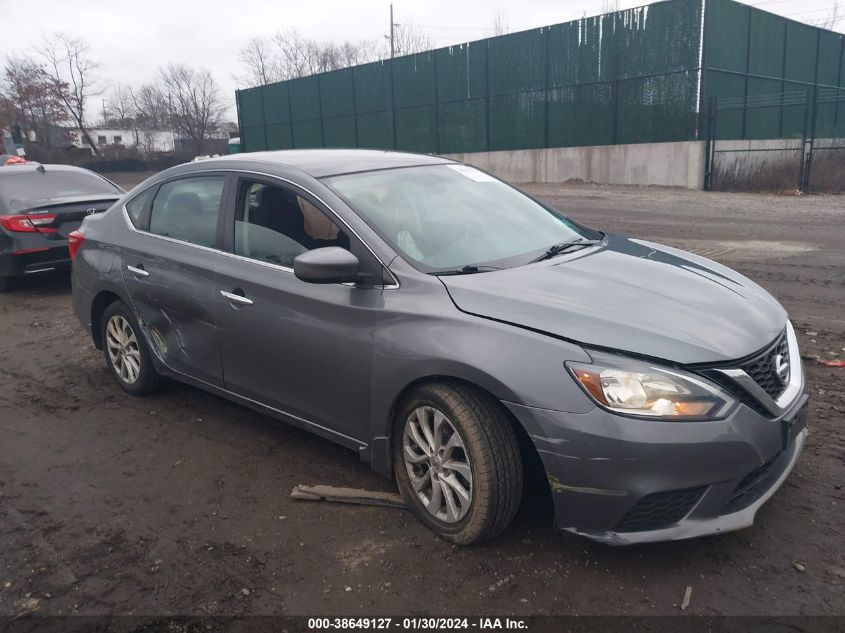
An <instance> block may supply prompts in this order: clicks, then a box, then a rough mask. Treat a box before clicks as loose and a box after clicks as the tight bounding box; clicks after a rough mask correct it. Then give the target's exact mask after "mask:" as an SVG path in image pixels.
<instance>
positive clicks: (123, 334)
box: [106, 314, 141, 385]
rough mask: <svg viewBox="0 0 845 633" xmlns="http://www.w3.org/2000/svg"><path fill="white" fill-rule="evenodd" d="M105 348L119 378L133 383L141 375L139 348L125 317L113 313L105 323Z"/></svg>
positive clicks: (129, 383) (127, 382)
mask: <svg viewBox="0 0 845 633" xmlns="http://www.w3.org/2000/svg"><path fill="white" fill-rule="evenodd" d="M106 349H107V350H108V354H109V360H110V361H111V364H112V367H114V370H115V372H116V373H117V375H118V376H119V377H120V379H121V380H122V381H123V382H125V383H126V384H128V385H131V384H134V383H135V382H136V381H137V380H138V377H139V376H140V375H141V350H140V348H139V347H138V339H137V337H136V336H135V332H134V331H133V330H132V326H131V325H130V323H129V321H128V320H127V319H126V317H123V316H121V315H120V314H115V315H114V316H112V317H111V318H110V319H109V322H108V325H106Z"/></svg>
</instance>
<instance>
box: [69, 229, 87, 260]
mask: <svg viewBox="0 0 845 633" xmlns="http://www.w3.org/2000/svg"><path fill="white" fill-rule="evenodd" d="M84 242H85V234H84V233H83V232H82V231H71V232H70V233H68V236H67V249H68V251H70V258H71V259H76V251H78V250H79V249H80V247H81V246H82V244H83V243H84Z"/></svg>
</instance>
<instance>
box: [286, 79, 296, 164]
mask: <svg viewBox="0 0 845 633" xmlns="http://www.w3.org/2000/svg"><path fill="white" fill-rule="evenodd" d="M285 87H286V88H287V89H288V131H289V132H290V148H291V149H295V148H296V144H295V143H294V140H293V99H292V98H291V96H290V82H288V83H287V84H285Z"/></svg>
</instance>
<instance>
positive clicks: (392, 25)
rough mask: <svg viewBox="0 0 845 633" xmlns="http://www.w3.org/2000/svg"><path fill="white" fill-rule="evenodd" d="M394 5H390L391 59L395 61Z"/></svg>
mask: <svg viewBox="0 0 845 633" xmlns="http://www.w3.org/2000/svg"><path fill="white" fill-rule="evenodd" d="M393 27H394V23H393V3H392V2H391V3H390V59H393V55H394V54H395V51H394V48H393Z"/></svg>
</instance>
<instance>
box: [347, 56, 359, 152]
mask: <svg viewBox="0 0 845 633" xmlns="http://www.w3.org/2000/svg"><path fill="white" fill-rule="evenodd" d="M349 72H350V73H352V129H353V133H354V134H355V147H358V95H356V94H355V68H350V69H349Z"/></svg>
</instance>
